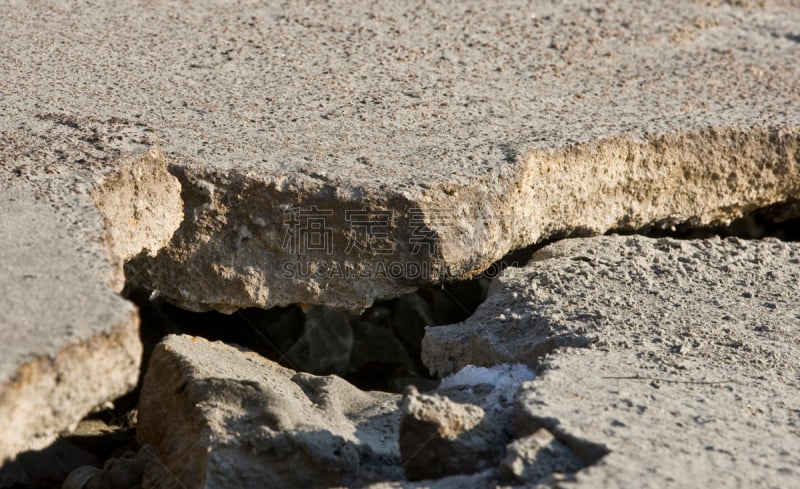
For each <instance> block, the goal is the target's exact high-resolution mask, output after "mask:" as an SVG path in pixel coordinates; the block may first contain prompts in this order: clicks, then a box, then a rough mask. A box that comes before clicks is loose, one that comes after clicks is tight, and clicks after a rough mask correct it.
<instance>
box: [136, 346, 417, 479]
mask: <svg viewBox="0 0 800 489" xmlns="http://www.w3.org/2000/svg"><path fill="white" fill-rule="evenodd" d="M398 397H399V396H397V395H394V394H388V393H382V392H363V391H360V390H358V389H356V388H355V387H353V386H352V385H350V384H348V383H347V382H345V381H344V380H342V379H341V378H339V377H336V376H328V377H318V376H314V375H310V374H304V373H297V372H295V371H293V370H289V369H286V368H283V367H281V366H279V365H278V364H276V363H274V362H271V361H269V360H267V359H265V358H263V357H261V356H259V355H258V354H256V353H253V352H249V351H246V350H244V349H238V348H235V347H233V346H230V345H226V344H224V343H212V342H209V341H207V340H204V339H202V338H197V337H191V336H174V335H171V336H168V337H167V338H166V339H165V340H164V342H162V343H161V344H159V345H158V346H157V347H156V350H155V352H154V353H153V357H152V359H151V361H150V366H149V369H148V372H147V376H146V377H145V382H144V386H143V388H142V395H141V398H140V401H139V409H140V412H139V424H138V426H137V430H136V433H137V438H139V440H140V441H141V442H142V443H146V444H149V445H151V446H153V447H154V448H155V451H156V453H157V456H158V457H159V459H160V461H161V463H160V464H159V463H153V464H151V469H152V470H150V473H146V474H145V480H144V483H143V487H145V488H147V487H152V488H158V489H167V488H172V487H175V488H191V489H196V488H203V487H208V488H262V487H309V488H312V487H313V488H316V487H320V488H321V487H340V486H347V487H361V486H363V485H365V484H366V483H369V482H374V481H386V480H397V479H401V478H402V476H403V470H402V468H401V466H400V454H399V448H398V446H397V425H398V424H399V416H400V413H399V411H398V410H397V400H398Z"/></svg>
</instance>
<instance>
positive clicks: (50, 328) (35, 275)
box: [0, 187, 141, 461]
mask: <svg viewBox="0 0 800 489" xmlns="http://www.w3.org/2000/svg"><path fill="white" fill-rule="evenodd" d="M73 204H75V205H81V204H82V205H87V206H89V207H91V206H92V203H91V201H89V202H88V203H85V202H84V203H80V202H73ZM82 212H83V209H77V210H76V209H69V208H68V207H67V206H66V205H65V206H63V207H61V208H54V206H52V205H51V204H50V203H48V202H46V201H45V200H44V199H42V198H39V199H37V198H36V195H35V194H34V192H33V191H23V190H21V189H20V188H19V187H16V188H14V189H7V188H6V189H5V192H0V250H1V251H0V256H2V259H0V337H2V341H1V342H0V419H3V427H2V434H0V461H5V460H6V459H7V458H11V457H13V456H14V455H15V454H16V453H18V452H20V451H23V450H27V449H36V448H41V447H43V446H44V445H46V444H48V443H50V442H51V441H52V440H53V438H54V436H55V435H56V434H58V433H59V432H61V431H64V430H66V429H67V428H68V427H69V426H72V425H74V424H75V423H77V422H78V421H79V420H80V419H81V418H82V417H83V416H85V415H86V414H87V413H88V412H89V411H90V410H91V409H92V408H94V407H95V406H98V405H99V404H102V403H103V402H106V401H108V400H111V399H114V398H115V397H118V396H120V395H122V394H125V393H126V392H127V391H128V390H130V389H131V388H132V387H133V386H135V385H136V380H137V378H138V375H139V361H140V356H141V344H140V342H139V329H138V317H137V315H136V311H135V308H134V307H133V306H132V305H131V304H130V303H128V302H126V301H125V300H123V299H122V298H120V297H119V296H118V295H117V294H115V293H114V290H113V288H112V283H113V282H114V281H115V279H116V280H117V281H120V279H121V277H120V273H119V267H114V266H112V264H111V263H110V260H109V257H108V255H107V252H106V250H105V249H104V248H103V247H102V246H101V244H100V243H96V242H94V243H93V242H92V241H94V240H97V239H98V238H100V237H101V234H100V231H102V229H103V227H102V221H99V219H98V220H96V221H94V222H92V221H91V220H90V219H88V217H89V216H91V214H83V213H82ZM76 216H80V217H79V218H78V220H73V219H76ZM98 217H99V216H98ZM89 233H93V234H89ZM92 238H94V239H92Z"/></svg>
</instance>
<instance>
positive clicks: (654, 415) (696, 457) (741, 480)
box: [424, 236, 800, 488]
mask: <svg viewBox="0 0 800 489" xmlns="http://www.w3.org/2000/svg"><path fill="white" fill-rule="evenodd" d="M798 283H800V244H799V243H787V242H780V241H777V240H772V239H767V240H761V241H742V240H738V239H733V238H728V239H724V240H721V239H718V238H715V239H709V240H697V241H678V240H674V239H649V238H644V237H622V236H608V237H599V238H591V239H573V240H566V241H562V242H559V243H556V244H554V245H551V246H548V247H545V248H543V249H542V250H540V251H538V252H537V253H536V254H535V255H534V260H533V261H532V262H531V263H530V264H529V265H528V266H526V267H525V268H521V269H507V270H506V271H505V272H504V273H503V275H502V277H500V278H499V279H498V280H497V282H496V283H495V284H494V287H493V289H492V291H491V295H490V297H489V298H488V299H487V301H486V302H485V303H484V304H483V305H482V306H481V307H480V308H479V310H478V313H476V315H475V316H474V317H473V318H470V320H469V321H466V322H465V323H462V324H460V325H455V326H447V327H441V328H430V329H429V330H428V335H427V336H426V342H425V346H424V348H425V352H426V362H428V365H430V366H431V367H432V368H433V369H435V370H437V371H439V372H448V371H450V370H452V369H455V368H457V367H458V365H459V364H460V362H462V361H465V362H467V361H480V360H484V362H485V363H487V364H491V363H492V362H494V361H497V360H498V359H503V360H504V361H512V360H513V361H526V362H528V363H529V364H532V365H533V364H538V365H539V376H538V377H537V379H536V380H535V381H533V382H526V383H524V384H523V387H522V389H521V391H520V393H519V395H518V396H517V411H516V423H517V424H516V430H517V431H516V432H517V436H519V437H524V436H526V435H529V434H532V433H535V432H537V431H538V430H540V429H542V428H544V429H546V430H547V431H549V432H550V433H552V434H553V435H554V436H555V438H556V439H557V440H559V441H560V442H561V443H564V444H565V445H566V446H568V447H569V448H570V450H571V451H572V452H573V453H575V455H576V456H577V457H578V458H579V459H581V460H582V461H583V462H584V463H588V462H592V461H595V462H596V463H595V464H594V465H593V466H592V467H591V468H589V469H588V470H582V471H578V472H576V473H575V474H574V477H575V480H576V482H575V483H574V485H572V486H570V487H587V488H590V487H612V488H613V487H643V488H649V487H652V488H663V487H676V488H677V487H758V486H761V487H790V486H792V485H793V484H794V483H795V482H796V481H797V480H798V477H800V473H799V472H798V468H797V463H796V461H797V460H800V438H798V437H797V436H794V435H793V433H794V431H795V427H796V425H797V413H796V410H795V406H796V405H797V404H798V403H800V395H798V392H800V390H798V387H799V386H798V382H797V375H798V372H800V351H799V350H798V348H797V345H798V343H800V333H798V328H797V325H798V324H799V323H798V321H800V319H799V318H800V302H798V294H797V284H798ZM580 346H583V347H584V348H576V347H580ZM462 359H463V360H462Z"/></svg>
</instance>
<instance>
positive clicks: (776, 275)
mask: <svg viewBox="0 0 800 489" xmlns="http://www.w3.org/2000/svg"><path fill="white" fill-rule="evenodd" d="M798 260H800V245H798V244H796V243H786V242H781V241H777V240H774V239H765V240H761V241H743V240H739V239H736V238H727V239H724V240H721V239H719V238H713V239H708V240H696V241H694V240H693V241H680V240H674V239H668V238H664V239H651V238H645V237H640V236H630V237H624V236H607V237H599V238H592V239H570V240H564V241H560V242H557V243H555V244H553V245H550V246H547V247H545V248H543V249H541V250H539V251H538V252H537V253H536V254H535V255H534V256H533V259H532V261H531V263H529V264H528V266H526V267H524V268H508V269H506V270H505V271H504V272H503V274H502V275H501V276H500V277H498V278H497V279H496V281H495V283H493V284H492V287H491V289H490V292H489V296H488V297H487V299H486V301H485V302H484V303H483V304H482V305H481V306H480V307H479V308H478V310H477V311H476V312H475V314H474V315H473V316H472V317H470V318H469V319H468V320H466V321H464V322H463V323H460V324H455V325H449V326H436V327H430V328H428V329H427V330H426V335H425V338H424V339H423V343H422V357H423V362H424V363H425V365H427V366H428V368H429V369H430V370H431V371H432V372H434V373H438V374H440V375H446V374H449V373H452V372H455V371H456V370H458V369H460V368H462V367H464V366H465V365H468V364H474V365H485V366H491V365H494V364H497V363H506V362H523V363H527V364H529V365H536V364H537V362H538V361H539V360H540V359H541V358H542V357H544V356H545V355H546V354H548V353H550V352H552V351H553V350H555V349H557V348H564V347H583V346H589V345H593V346H594V347H596V348H610V347H613V346H620V345H621V346H626V347H633V346H636V347H637V348H639V349H640V350H641V354H642V355H656V354H657V352H659V351H661V350H662V349H664V348H670V349H673V350H675V351H677V352H680V353H681V355H683V356H686V357H693V356H698V355H702V354H704V352H705V351H706V350H708V349H709V348H712V346H713V343H712V342H710V341H709V340H708V338H706V336H709V335H710V333H706V331H707V329H708V328H719V329H725V328H731V327H733V326H737V327H738V328H739V329H737V331H739V332H735V333H734V332H731V333H730V335H731V338H730V340H729V341H730V342H733V343H736V344H738V343H739V342H745V341H747V338H751V337H757V336H760V335H764V334H766V335H767V336H771V337H775V338H779V337H780V335H781V334H783V333H785V332H786V330H787V328H788V325H790V324H795V323H796V322H797V314H800V309H798V306H797V294H796V292H795V289H796V284H797V283H800V282H798V280H800V268H799V267H798ZM615 329H617V330H620V331H629V332H630V334H627V335H625V334H620V335H614V336H609V335H608V334H606V332H608V331H614V330H615ZM776 335H777V336H776ZM645 338H647V339H645ZM615 342H616V343H615ZM617 343H618V344H617ZM762 361H764V360H763V359H762Z"/></svg>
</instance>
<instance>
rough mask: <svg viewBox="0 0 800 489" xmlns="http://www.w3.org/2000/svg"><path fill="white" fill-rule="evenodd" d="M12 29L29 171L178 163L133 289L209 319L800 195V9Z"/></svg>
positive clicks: (337, 302) (53, 16)
mask: <svg viewBox="0 0 800 489" xmlns="http://www.w3.org/2000/svg"><path fill="white" fill-rule="evenodd" d="M0 23H1V24H0V32H1V34H0V60H1V61H0V63H2V65H0V68H2V72H3V77H2V79H1V80H0V95H1V97H0V109H2V111H3V120H2V122H0V142H2V143H3V145H2V148H3V151H2V159H3V162H4V166H6V167H8V168H11V169H19V171H20V172H22V173H25V174H26V175H29V177H30V178H33V179H35V180H36V181H37V182H39V184H40V185H47V183H46V182H47V181H48V180H49V176H48V174H47V172H54V173H61V172H64V171H67V170H66V168H73V167H75V166H76V165H77V166H78V167H81V168H95V169H96V171H97V172H103V171H104V170H103V169H104V168H106V167H108V166H109V165H112V166H113V162H114V161H117V160H116V158H115V157H114V155H115V154H117V153H118V152H123V153H126V154H133V155H141V154H144V152H146V151H147V149H148V148H149V147H150V146H152V145H160V147H161V148H162V149H163V151H164V153H165V154H166V157H167V158H168V159H169V161H170V163H171V165H172V167H171V168H172V171H173V172H174V173H175V174H176V175H177V176H178V178H179V179H180V181H181V184H182V187H183V188H182V195H183V200H184V205H185V209H184V210H185V215H186V219H185V220H184V221H183V223H182V225H181V227H180V229H179V230H178V232H177V233H175V234H174V236H172V240H171V242H170V243H169V245H168V246H166V247H164V248H162V249H161V250H160V252H159V253H158V256H157V257H156V258H155V259H153V258H152V256H151V255H150V253H146V254H144V255H142V256H140V257H139V258H138V259H136V260H134V261H133V262H132V263H131V264H130V266H129V268H128V270H127V272H128V277H129V279H130V280H131V282H135V283H139V284H141V285H145V286H148V287H150V288H153V289H157V290H159V291H160V292H161V293H162V294H163V295H164V296H166V297H167V298H169V300H171V301H173V302H175V303H177V304H179V305H181V306H184V307H187V308H192V309H196V310H204V309H209V308H214V309H218V310H222V311H233V310H235V309H237V308H240V307H247V306H259V307H268V306H272V305H276V304H289V303H309V304H326V305H330V306H336V307H341V308H346V309H355V310H357V309H362V308H364V307H365V306H366V305H368V304H370V303H371V301H372V300H373V299H375V298H378V297H389V296H395V295H398V294H400V293H402V292H404V291H408V290H410V289H411V288H413V287H414V286H416V285H418V284H420V283H430V282H436V281H439V280H442V279H453V280H455V279H461V278H466V277H469V276H471V275H474V274H476V273H479V272H480V271H482V270H484V269H485V268H486V267H488V266H489V265H490V264H491V263H493V262H494V261H495V260H497V259H498V258H499V257H501V256H502V255H503V254H504V253H506V252H507V251H509V250H512V249H515V248H519V247H522V246H525V245H528V244H531V243H534V242H537V241H539V240H541V239H543V238H546V237H551V236H555V235H564V234H568V233H598V232H602V231H605V230H608V229H609V228H613V227H638V226H643V225H648V224H656V225H663V226H669V225H671V224H674V223H678V222H689V223H692V224H696V225H702V224H705V223H710V222H725V221H728V220H730V219H733V218H736V217H738V216H740V215H741V214H742V213H746V212H750V211H752V210H753V209H755V208H758V207H763V206H766V205H770V204H773V203H778V202H783V201H787V200H793V199H796V198H797V195H798V186H800V178H799V177H798V164H797V160H798V157H797V154H798V147H799V146H800V145H799V144H798V140H800V133H799V132H798V127H800V124H798V122H799V121H800V110H798V107H800V65H798V63H797V62H796V60H797V59H798V58H800V42H798V35H800V33H798V31H797V26H798V25H800V9H797V8H796V2H794V3H793V2H789V3H787V2H761V3H758V4H756V3H754V4H749V3H746V4H743V3H741V2H711V3H709V4H706V3H704V2H692V1H688V0H684V1H677V2H669V3H668V4H661V3H659V4H652V3H651V2H644V1H640V2H618V3H615V4H610V5H602V6H597V5H589V4H587V3H586V2H580V1H568V2H560V3H559V4H557V5H556V4H553V3H551V2H544V1H535V2H529V1H521V0H515V1H501V2H491V3H485V2H479V1H477V0H474V1H446V2H430V3H422V4H413V5H412V4H406V3H403V2H393V1H389V0H381V1H378V2H366V1H355V2H351V1H348V2H344V1H337V2H326V3H317V4H313V5H309V4H307V2H299V1H287V2H283V3H280V4H277V3H274V4H273V3H266V4H254V3H252V2H249V1H244V0H241V1H224V2H222V1H218V2H217V1H199V2H190V3H188V4H187V3H185V2H178V1H168V0H164V1H153V2H134V1H132V0H131V1H123V2H115V3H114V5H107V4H105V3H102V4H101V3H97V2H69V3H67V2H61V1H44V2H35V3H31V2H23V1H11V2H4V3H3V5H2V6H0ZM21 135H24V136H25V137H26V138H28V139H29V140H30V142H32V145H28V147H32V148H34V149H33V150H30V151H21V150H19V149H18V147H17V146H16V145H15V144H13V143H14V140H15V138H19V137H22V136H21ZM9 141H11V144H9ZM76 148H81V151H80V153H81V154H80V155H79V156H77V153H76ZM291 209H294V212H291V211H290V210H291ZM348 210H350V211H359V210H363V211H366V212H365V213H362V214H358V213H355V214H353V213H347V212H346V211H348ZM795 214H796V212H795ZM312 218H316V219H317V220H316V221H314V220H309V219H312ZM365 223H372V224H365ZM314 226H317V227H316V228H315V227H314ZM315 229H316V231H313V230H315ZM313 232H316V233H317V235H316V236H312V235H309V234H313ZM304 233H305V235H302V234H304ZM156 241H158V240H156ZM309 243H313V246H310V245H309ZM132 244H133V245H135V246H132V247H130V248H128V249H129V250H134V251H138V249H140V248H138V249H137V247H138V244H140V243H138V242H133V243H132Z"/></svg>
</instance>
